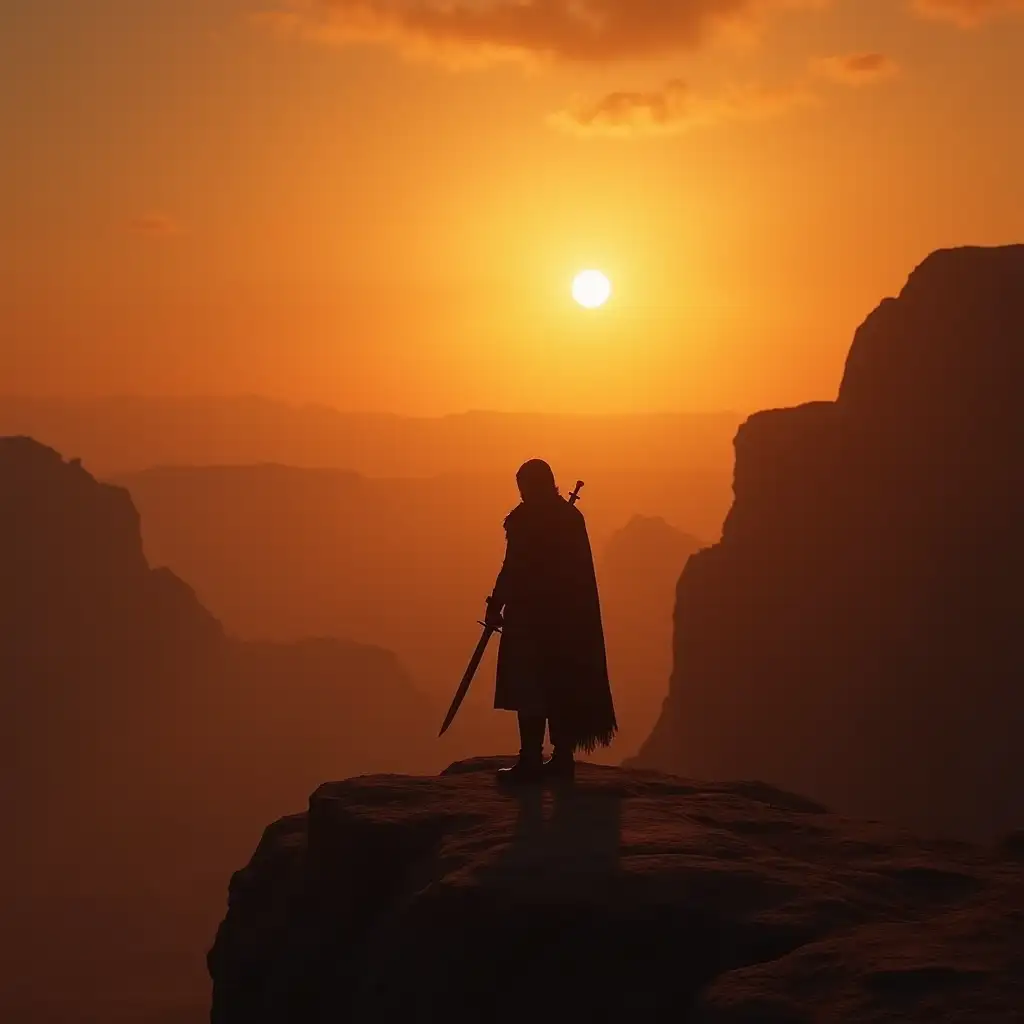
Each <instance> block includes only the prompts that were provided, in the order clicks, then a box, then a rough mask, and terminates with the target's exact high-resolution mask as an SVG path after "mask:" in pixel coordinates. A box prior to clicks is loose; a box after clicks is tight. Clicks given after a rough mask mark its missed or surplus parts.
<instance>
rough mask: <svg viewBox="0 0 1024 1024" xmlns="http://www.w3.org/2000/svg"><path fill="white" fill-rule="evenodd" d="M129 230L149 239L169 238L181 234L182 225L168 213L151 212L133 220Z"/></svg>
mask: <svg viewBox="0 0 1024 1024" xmlns="http://www.w3.org/2000/svg"><path fill="white" fill-rule="evenodd" d="M128 227H129V229H130V230H131V231H132V232H134V233H135V234H137V235H145V236H146V237H148V238H168V237H170V236H171V235H177V234H180V233H181V225H180V224H179V223H178V222H177V221H176V220H175V219H174V218H173V217H171V216H169V215H168V214H166V213H158V212H156V211H150V212H149V213H142V214H139V216H138V217H134V218H132V220H131V221H130V222H129V224H128Z"/></svg>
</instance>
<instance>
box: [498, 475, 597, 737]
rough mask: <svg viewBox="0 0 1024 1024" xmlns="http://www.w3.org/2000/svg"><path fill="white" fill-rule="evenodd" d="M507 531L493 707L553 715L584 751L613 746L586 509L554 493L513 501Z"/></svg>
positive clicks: (499, 586)
mask: <svg viewBox="0 0 1024 1024" xmlns="http://www.w3.org/2000/svg"><path fill="white" fill-rule="evenodd" d="M505 536H506V542H507V546H506V552H505V561H504V564H503V565H502V569H501V573H500V574H499V576H498V581H497V583H496V584H495V588H494V594H493V596H492V602H494V604H495V605H496V606H497V607H498V608H502V607H504V621H505V625H504V629H503V631H502V635H501V643H500V646H499V648H498V673H497V683H496V688H495V700H494V705H495V707H496V708H499V709H501V710H506V711H518V712H522V713H525V714H531V715H537V716H544V717H546V718H548V720H549V721H550V722H551V723H552V724H554V725H557V728H558V730H559V732H560V733H561V734H562V735H565V736H569V737H571V738H572V739H573V741H574V746H575V749H577V750H583V751H586V752H588V753H589V752H592V751H593V750H594V749H595V748H596V747H598V746H608V745H609V744H610V743H611V741H612V737H613V736H614V735H615V732H616V729H617V724H616V720H615V708H614V704H613V701H612V693H611V686H610V684H609V680H608V663H607V658H606V655H605V645H604V630H603V628H602V624H601V604H600V599H599V597H598V591H597V577H596V575H595V572H594V557H593V553H592V551H591V547H590V538H589V537H588V535H587V526H586V522H585V520H584V518H583V514H582V513H581V512H580V510H579V509H578V508H576V507H575V506H574V505H572V504H570V503H569V502H568V501H566V500H565V499H564V498H562V497H561V496H560V495H559V494H558V493H557V491H553V492H552V493H551V494H550V495H549V496H545V497H543V498H540V499H536V500H530V501H526V502H524V503H523V504H521V505H519V506H518V507H517V508H515V509H514V510H513V511H512V512H511V513H510V514H509V516H508V518H507V519H506V520H505Z"/></svg>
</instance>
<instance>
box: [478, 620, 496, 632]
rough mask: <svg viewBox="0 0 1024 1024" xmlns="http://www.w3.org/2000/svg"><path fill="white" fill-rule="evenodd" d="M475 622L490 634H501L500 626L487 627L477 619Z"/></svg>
mask: <svg viewBox="0 0 1024 1024" xmlns="http://www.w3.org/2000/svg"><path fill="white" fill-rule="evenodd" d="M476 621H477V625H479V626H483V627H484V629H489V630H490V631H491V632H492V633H500V632H501V626H488V625H487V623H486V622H484V621H483V620H482V619H477V620H476Z"/></svg>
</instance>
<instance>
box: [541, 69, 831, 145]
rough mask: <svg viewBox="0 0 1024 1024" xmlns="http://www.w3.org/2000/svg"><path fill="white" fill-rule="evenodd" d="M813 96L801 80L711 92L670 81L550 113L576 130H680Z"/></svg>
mask: <svg viewBox="0 0 1024 1024" xmlns="http://www.w3.org/2000/svg"><path fill="white" fill-rule="evenodd" d="M813 102H814V95H813V93H812V92H811V91H809V90H808V89H806V88H804V87H803V86H802V85H797V86H792V87H786V88H765V87H762V86H744V87H737V88H734V89H731V90H728V91H726V92H723V93H720V94H717V95H711V94H701V93H696V92H694V91H693V90H692V89H691V88H690V87H689V86H688V85H687V84H686V83H685V82H681V81H673V82H669V83H668V84H667V85H666V86H665V87H664V88H662V89H658V90H655V91H652V92H613V93H609V94H608V95H607V96H604V97H603V98H602V99H599V100H597V101H593V102H589V103H588V102H577V103H575V104H573V105H571V106H570V107H569V108H568V109H566V110H563V111H559V112H558V113H557V114H554V115H552V117H551V118H550V121H551V123H552V124H553V125H554V126H555V127H557V128H561V129H563V130H565V131H569V132H571V133H573V134H576V135H584V136H586V135H597V136H602V135H603V136H610V137H636V136H650V135H677V134H680V133H682V132H685V131H688V130H689V129H691V128H696V127H700V126H703V125H709V124H715V123H718V122H721V121H738V120H758V119H763V118H770V117H775V116H778V115H779V114H783V113H785V112H786V111H787V110H791V109H792V108H793V107H797V106H802V105H805V104H808V103H813Z"/></svg>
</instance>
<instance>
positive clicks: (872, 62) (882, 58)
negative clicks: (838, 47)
mask: <svg viewBox="0 0 1024 1024" xmlns="http://www.w3.org/2000/svg"><path fill="white" fill-rule="evenodd" d="M811 70H812V71H814V72H816V73H817V74H819V75H821V76H822V77H824V78H828V79H830V80H831V81H833V82H838V83H839V84H841V85H871V84H872V83H874V82H878V81H881V80H882V79H883V78H891V77H892V76H893V75H895V74H896V73H897V72H898V71H899V65H898V64H897V63H896V61H894V60H893V59H892V57H890V56H888V55H887V54H884V53H846V54H841V55H837V56H834V57H819V58H818V59H816V60H813V61H811Z"/></svg>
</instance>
